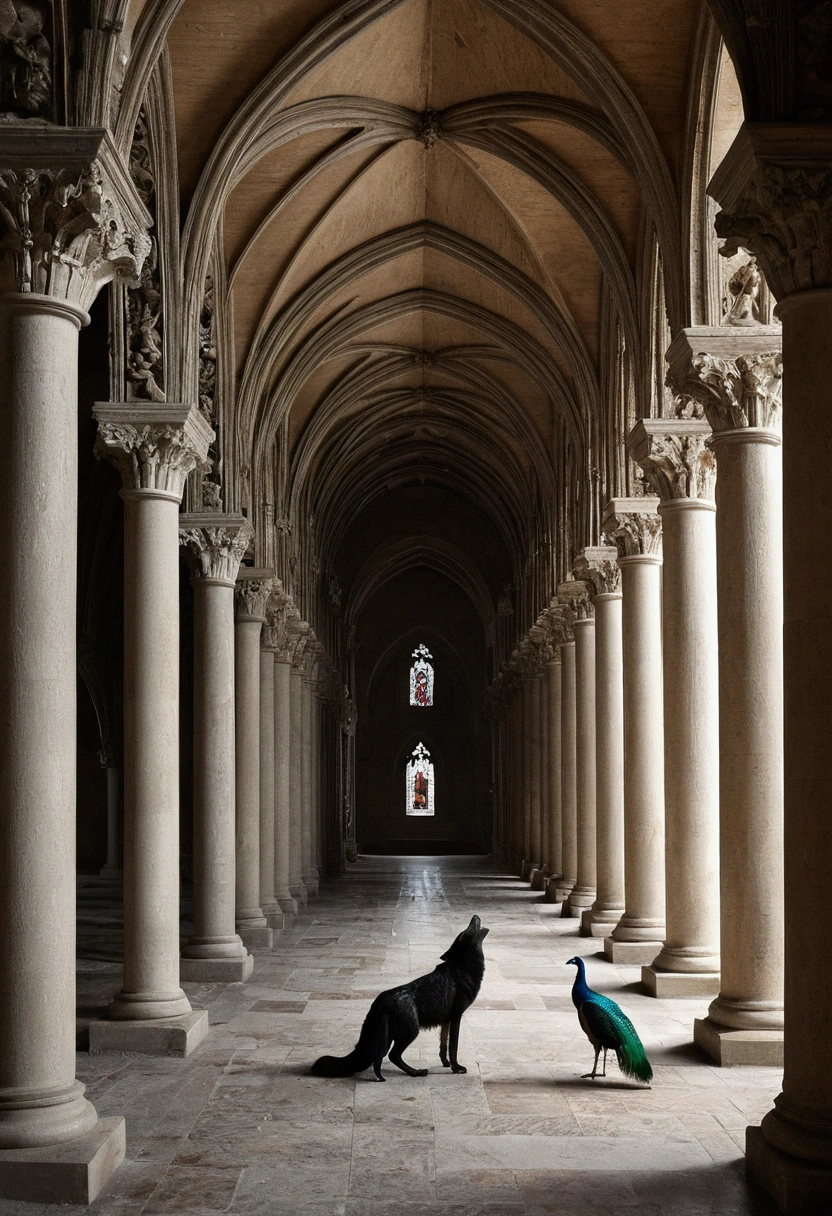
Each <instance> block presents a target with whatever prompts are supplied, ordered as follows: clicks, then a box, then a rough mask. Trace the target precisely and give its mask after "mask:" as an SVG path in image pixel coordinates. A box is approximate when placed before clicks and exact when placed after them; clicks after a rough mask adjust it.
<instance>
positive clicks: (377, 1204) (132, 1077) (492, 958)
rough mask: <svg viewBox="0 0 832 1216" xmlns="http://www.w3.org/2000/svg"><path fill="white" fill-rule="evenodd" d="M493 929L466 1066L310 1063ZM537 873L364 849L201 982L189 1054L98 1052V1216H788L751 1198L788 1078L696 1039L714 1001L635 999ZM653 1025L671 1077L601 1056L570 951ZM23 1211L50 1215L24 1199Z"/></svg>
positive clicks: (84, 966)
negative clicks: (119, 1158) (396, 991)
mask: <svg viewBox="0 0 832 1216" xmlns="http://www.w3.org/2000/svg"><path fill="white" fill-rule="evenodd" d="M474 912H476V913H477V914H479V915H480V916H481V917H482V919H483V923H484V924H486V925H488V926H489V927H490V929H491V933H490V936H489V937H488V938H487V939H486V942H485V954H486V960H487V965H486V974H485V982H484V985H483V988H482V991H481V993H480V997H479V999H478V1001H477V1003H476V1005H475V1006H474V1008H473V1009H472V1010H471V1011H469V1013H468V1014H467V1015H466V1017H465V1019H464V1021H463V1030H462V1035H461V1039H460V1052H459V1055H460V1060H461V1061H462V1062H463V1063H465V1064H466V1065H467V1067H468V1075H467V1076H453V1075H449V1073H448V1072H447V1071H446V1070H444V1069H443V1068H442V1067H441V1065H440V1063H439V1059H438V1032H435V1031H434V1032H428V1033H423V1034H422V1035H421V1036H420V1038H419V1039H418V1040H417V1041H416V1043H415V1044H414V1045H413V1046H412V1047H411V1048H410V1050H409V1051H408V1053H407V1058H408V1059H409V1062H410V1063H411V1064H413V1065H415V1066H419V1065H420V1064H422V1065H424V1066H428V1067H429V1068H430V1070H431V1071H430V1075H429V1076H428V1077H427V1078H424V1079H422V1078H419V1079H411V1078H409V1077H406V1076H405V1075H404V1074H403V1073H400V1072H399V1071H398V1070H397V1069H395V1068H394V1067H392V1066H391V1065H390V1064H389V1063H388V1064H386V1065H385V1072H386V1075H387V1079H388V1083H387V1084H386V1085H379V1084H377V1083H376V1082H374V1081H372V1080H370V1077H371V1076H372V1073H369V1074H364V1075H362V1076H359V1077H357V1078H355V1079H346V1080H323V1079H318V1078H313V1077H310V1076H308V1075H307V1070H308V1067H309V1064H310V1063H311V1062H312V1060H314V1059H315V1057H316V1056H317V1055H319V1054H321V1053H323V1052H334V1053H337V1054H345V1053H346V1052H347V1051H348V1050H349V1049H350V1048H351V1047H352V1045H353V1043H354V1041H355V1038H356V1036H357V1033H358V1030H359V1027H360V1025H361V1021H362V1019H363V1017H364V1014H365V1013H366V1010H367V1007H368V1005H369V1003H370V1000H371V998H372V997H374V996H375V995H376V994H377V993H378V992H379V990H381V989H382V988H388V987H392V986H393V985H394V984H399V983H402V982H403V981H405V980H407V979H408V977H412V976H415V975H419V974H422V973H424V972H425V971H428V970H430V969H432V968H433V966H434V965H435V964H436V962H437V961H438V956H439V955H440V953H441V952H442V951H443V950H444V949H445V948H446V947H447V946H448V944H449V943H450V941H451V940H452V938H453V937H454V936H455V934H456V933H457V932H458V931H459V930H460V929H461V928H463V927H464V926H465V925H466V924H467V923H468V920H469V918H470V916H471V915H472V913H474ZM597 947H598V942H597V941H593V940H592V939H588V938H580V937H578V935H577V923H576V922H575V921H570V920H563V919H561V918H559V917H558V916H557V908H554V907H553V906H552V905H546V904H542V903H540V902H539V896H536V895H534V894H532V893H531V892H530V891H529V890H528V887H527V886H526V885H525V884H521V883H519V882H518V881H517V880H516V879H514V878H511V877H508V876H504V875H501V874H500V873H498V872H497V871H495V870H493V869H492V868H491V867H490V865H489V864H488V863H487V862H486V861H485V860H484V859H480V858H447V859H446V858H363V859H362V860H361V861H360V862H359V863H358V865H356V866H352V867H351V868H350V872H349V875H348V876H347V877H345V878H343V879H341V880H339V881H338V882H334V883H330V884H327V885H324V886H323V887H322V890H321V895H320V897H319V898H318V899H317V900H316V901H314V902H313V904H312V905H311V906H310V908H309V910H308V912H306V913H305V914H304V915H302V916H300V917H299V918H298V920H297V921H296V923H295V925H294V926H293V928H292V929H291V930H288V931H285V932H284V933H283V934H282V935H281V936H280V937H279V938H278V941H277V944H276V946H275V948H274V950H273V951H271V952H265V951H264V952H258V953H257V959H256V969H255V974H254V977H253V982H250V983H248V984H246V985H240V984H232V985H228V986H223V985H215V986H211V985H196V984H190V985H186V988H187V990H188V993H189V995H190V997H191V1000H192V1003H193V1004H194V1005H195V1006H197V1007H204V1008H207V1009H208V1011H209V1015H210V1019H211V1023H212V1027H213V1029H212V1033H211V1035H210V1036H209V1038H208V1039H207V1040H206V1042H205V1043H204V1044H203V1045H202V1046H201V1047H200V1048H199V1050H198V1051H197V1052H196V1053H195V1054H194V1055H193V1056H192V1057H191V1058H190V1059H188V1060H185V1061H181V1060H171V1059H150V1058H143V1057H136V1056H134V1057H128V1056H109V1057H106V1056H99V1057H95V1058H91V1057H90V1056H89V1055H87V1054H85V1053H84V1052H81V1053H79V1056H78V1072H79V1076H80V1077H81V1078H82V1080H84V1081H85V1082H86V1084H87V1086H88V1094H89V1096H90V1097H91V1098H92V1099H93V1100H94V1102H95V1104H96V1106H97V1108H98V1110H99V1112H100V1113H101V1114H102V1115H113V1114H123V1115H125V1116H126V1119H127V1146H128V1147H127V1157H128V1159H127V1161H126V1162H125V1164H124V1165H123V1166H122V1168H121V1169H120V1170H119V1171H118V1173H117V1174H116V1175H115V1176H114V1177H113V1179H112V1180H111V1182H110V1183H109V1185H108V1186H107V1188H106V1189H105V1191H104V1192H103V1193H102V1195H101V1196H100V1197H99V1199H98V1200H97V1201H96V1203H95V1204H93V1205H92V1208H90V1209H82V1208H74V1207H73V1208H71V1209H63V1210H64V1211H66V1210H70V1211H71V1212H73V1213H74V1212H78V1213H80V1212H82V1211H91V1212H95V1213H105V1214H106V1216H139V1214H140V1213H141V1214H142V1216H167V1214H168V1213H187V1214H188V1216H215V1214H216V1213H218V1212H231V1213H235V1214H238V1216H284V1214H285V1216H289V1214H291V1216H398V1214H400V1213H401V1214H405V1213H406V1214H407V1216H439V1214H440V1213H441V1214H442V1216H486V1214H487V1216H502V1214H503V1213H505V1214H506V1216H542V1214H543V1213H552V1214H557V1216H560V1214H563V1216H566V1214H567V1213H569V1216H590V1214H591V1216H599V1214H601V1213H603V1214H604V1216H705V1214H706V1213H707V1214H711V1213H713V1214H716V1213H719V1214H720V1216H740V1214H743V1216H752V1214H753V1216H764V1214H765V1216H768V1213H769V1210H770V1209H769V1208H768V1206H767V1205H766V1204H765V1203H764V1202H763V1201H762V1200H761V1199H760V1198H759V1197H757V1196H755V1195H753V1194H752V1193H750V1192H749V1190H748V1188H747V1186H746V1183H745V1179H744V1171H743V1164H742V1146H743V1141H744V1129H745V1127H746V1125H747V1124H748V1123H749V1122H752V1123H753V1122H758V1121H759V1120H760V1118H761V1117H762V1115H763V1114H764V1112H765V1111H766V1110H768V1108H769V1107H770V1105H771V1101H772V1098H773V1097H774V1095H775V1094H776V1093H777V1092H778V1089H779V1080H780V1077H779V1074H778V1072H777V1071H776V1070H774V1069H763V1068H743V1069H719V1068H714V1067H711V1066H709V1065H708V1064H707V1063H706V1062H705V1061H704V1059H703V1058H702V1057H700V1056H699V1054H698V1052H697V1051H696V1050H695V1049H694V1048H693V1047H692V1046H691V1045H690V1032H691V1026H692V1023H693V1018H694V1016H697V1015H700V1014H702V1013H703V1012H704V1009H705V1003H704V1002H700V1001H656V1000H653V999H651V998H648V997H645V996H642V995H640V994H639V992H638V990H637V986H636V980H637V978H638V969H637V968H614V967H612V966H611V965H610V964H609V963H607V962H605V961H603V960H602V959H601V957H600V956H598V955H597V954H596V950H597ZM119 950H120V923H119V916H118V912H117V910H116V908H115V906H114V904H113V901H112V894H111V893H108V892H107V890H106V889H104V888H100V887H96V886H95V885H94V884H88V885H87V887H86V888H84V889H83V890H82V899H81V901H80V923H79V953H80V954H81V955H82V961H81V962H80V964H79V968H80V974H79V1002H80V1003H81V1014H82V1020H81V1026H82V1040H83V1017H85V1016H86V1017H89V1016H94V1015H95V1013H96V1011H97V1010H98V1009H99V1008H100V1006H101V1005H102V1004H103V1002H104V1001H105V1000H106V999H107V997H108V996H109V994H110V993H111V992H113V991H114V990H115V989H116V988H117V987H118V981H119V968H118V963H117V961H116V960H117V958H118V956H119ZM576 952H578V953H580V954H583V955H584V956H585V957H586V958H587V960H588V972H589V982H590V984H591V985H593V986H594V987H596V988H597V989H599V990H600V991H602V992H605V993H607V994H609V995H611V996H614V997H615V999H616V1000H617V1001H619V1003H620V1004H621V1005H622V1006H623V1007H624V1009H625V1010H626V1011H627V1013H628V1014H629V1015H630V1017H631V1018H632V1020H633V1021H634V1023H635V1025H636V1027H637V1028H638V1029H639V1031H640V1033H641V1035H642V1038H643V1040H644V1043H645V1046H646V1048H647V1052H648V1055H649V1056H650V1058H651V1061H652V1063H653V1067H654V1070H655V1078H654V1081H653V1084H652V1087H651V1088H644V1087H641V1086H638V1085H635V1084H632V1083H630V1082H627V1081H625V1080H624V1079H623V1078H622V1077H621V1076H620V1074H619V1073H618V1070H617V1066H616V1065H615V1062H614V1061H612V1062H611V1068H610V1075H609V1076H608V1077H607V1079H606V1080H597V1081H595V1082H590V1081H588V1080H584V1079H583V1078H582V1076H581V1074H582V1073H585V1072H587V1071H588V1069H589V1067H590V1065H591V1062H592V1052H591V1049H590V1047H589V1044H588V1043H587V1041H586V1039H585V1038H584V1036H583V1033H582V1032H581V1030H580V1028H579V1026H578V1020H577V1016H576V1014H575V1011H574V1009H573V1007H572V1005H571V1002H570V995H569V994H570V986H571V982H572V977H573V975H574V968H572V967H566V966H565V965H564V964H565V962H566V959H568V958H570V957H571V956H572V955H573V954H574V953H576ZM1 1206H2V1213H3V1216H49V1213H52V1212H54V1210H55V1209H54V1208H43V1207H40V1206H38V1205H33V1204H22V1203H20V1204H16V1203H6V1204H5V1205H1Z"/></svg>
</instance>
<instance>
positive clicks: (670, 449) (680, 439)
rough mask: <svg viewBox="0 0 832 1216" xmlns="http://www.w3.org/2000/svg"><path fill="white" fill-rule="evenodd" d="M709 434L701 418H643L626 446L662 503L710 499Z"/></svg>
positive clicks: (713, 467)
mask: <svg viewBox="0 0 832 1216" xmlns="http://www.w3.org/2000/svg"><path fill="white" fill-rule="evenodd" d="M710 437H711V428H710V426H709V425H708V423H707V422H706V421H705V419H704V418H642V419H640V420H639V421H638V422H637V423H636V425H635V426H634V427H633V429H632V430H631V431H630V434H629V435H628V436H627V448H628V451H629V453H630V455H631V456H632V458H633V460H634V461H635V462H636V464H637V465H639V467H640V468H641V469H642V470H643V472H644V474H645V476H646V477H647V480H648V481H649V483H650V485H651V487H652V489H653V490H654V491H655V492H656V494H657V495H658V496H659V498H660V499H661V501H662V502H663V503H664V502H671V501H673V500H678V499H683V498H693V499H699V500H702V501H706V502H713V498H714V485H715V482H716V459H715V457H714V454H713V452H712V451H711V450H710V448H709V447H708V440H709V439H710Z"/></svg>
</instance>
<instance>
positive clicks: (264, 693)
mask: <svg viewBox="0 0 832 1216" xmlns="http://www.w3.org/2000/svg"><path fill="white" fill-rule="evenodd" d="M273 615H274V614H273V610H272V607H271V605H270V604H268V605H267V606H266V624H265V625H264V626H263V632H262V634H261V635H260V907H261V908H262V909H263V915H264V916H265V918H266V924H267V925H268V926H269V928H270V929H272V930H275V929H277V930H279V929H282V928H283V912H282V910H281V907H280V904H279V903H278V902H277V899H276V897H275V892H274V832H275V822H274V818H275V754H274V656H275V653H276V651H277V636H276V630H275V627H274V625H273V623H272V622H273Z"/></svg>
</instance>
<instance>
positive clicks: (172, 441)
mask: <svg viewBox="0 0 832 1216" xmlns="http://www.w3.org/2000/svg"><path fill="white" fill-rule="evenodd" d="M92 412H93V417H94V418H95V420H96V422H97V423H98V435H97V438H96V441H95V455H96V456H97V457H98V459H99V460H109V461H110V462H111V463H112V464H114V465H115V466H116V468H117V469H118V471H119V473H120V474H121V479H122V482H123V484H124V489H125V490H131V491H152V492H157V493H163V494H167V495H169V496H171V497H173V498H175V499H176V500H177V501H181V499H182V494H183V492H184V489H185V482H186V480H187V477H188V474H189V473H190V472H191V471H192V470H193V469H195V468H198V467H204V466H205V465H206V463H207V459H208V447H209V445H210V443H211V440H212V439H213V436H214V432H213V431H212V430H211V428H210V427H209V426H208V424H207V422H206V421H205V419H204V418H203V417H202V415H201V414H200V412H199V410H198V408H197V407H196V406H195V405H184V404H178V403H173V402H165V403H161V402H160V403H155V402H136V401H122V402H113V401H98V402H96V404H95V405H94V406H93V411H92Z"/></svg>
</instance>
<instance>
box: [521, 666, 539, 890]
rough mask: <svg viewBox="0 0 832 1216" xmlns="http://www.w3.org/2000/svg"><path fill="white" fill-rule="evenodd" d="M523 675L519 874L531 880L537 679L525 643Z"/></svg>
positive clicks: (535, 858) (535, 837) (535, 862)
mask: <svg viewBox="0 0 832 1216" xmlns="http://www.w3.org/2000/svg"><path fill="white" fill-rule="evenodd" d="M525 673H526V674H525V675H524V678H523V718H524V722H525V731H524V735H525V738H524V769H525V774H526V780H525V788H526V796H525V800H524V835H523V877H524V878H527V879H529V881H531V879H532V876H533V874H534V871H535V870H537V869H538V868H539V867H540V860H541V853H540V778H541V767H540V682H541V672H540V670H539V669H538V660H537V653H536V647H532V646H531V645H529V647H528V652H527V654H526V656H525Z"/></svg>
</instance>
